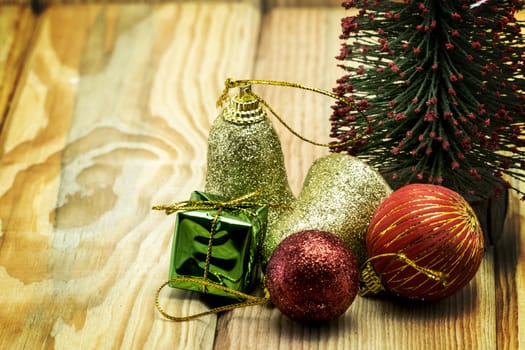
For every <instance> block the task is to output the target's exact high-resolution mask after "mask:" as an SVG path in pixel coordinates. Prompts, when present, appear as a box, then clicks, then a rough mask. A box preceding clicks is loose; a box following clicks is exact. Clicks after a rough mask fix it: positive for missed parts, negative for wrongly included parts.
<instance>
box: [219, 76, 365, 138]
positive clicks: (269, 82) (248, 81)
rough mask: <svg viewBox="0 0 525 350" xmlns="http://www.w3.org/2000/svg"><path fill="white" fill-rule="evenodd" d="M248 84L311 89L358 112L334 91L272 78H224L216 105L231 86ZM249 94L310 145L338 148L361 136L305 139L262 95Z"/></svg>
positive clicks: (226, 99)
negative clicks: (331, 140)
mask: <svg viewBox="0 0 525 350" xmlns="http://www.w3.org/2000/svg"><path fill="white" fill-rule="evenodd" d="M249 84H260V85H274V86H282V87H292V88H297V89H301V90H306V91H311V92H315V93H318V94H321V95H325V96H328V97H331V98H333V99H335V100H337V101H339V102H341V103H343V104H345V105H347V106H349V107H350V108H351V109H352V110H354V111H358V112H359V109H358V108H357V105H356V104H355V103H354V102H352V101H350V100H348V99H346V98H344V97H341V96H338V95H336V94H334V93H331V92H329V91H326V90H323V89H318V88H315V87H311V86H306V85H302V84H298V83H291V82H287V81H274V80H258V79H243V80H232V79H230V78H228V79H226V81H225V83H224V85H225V86H224V90H223V92H222V94H221V96H220V97H219V99H218V100H217V106H218V107H220V106H222V105H223V103H225V102H226V101H228V100H229V99H230V97H229V94H228V92H229V90H230V89H232V88H236V87H239V86H243V85H249ZM251 94H252V95H253V97H255V98H256V99H257V100H259V102H260V103H262V104H263V105H264V106H265V107H266V108H267V109H268V110H269V111H270V112H271V113H272V114H273V115H274V117H275V118H277V120H278V121H279V122H280V123H281V124H282V125H283V126H284V127H285V128H286V129H287V130H288V131H289V132H290V133H292V134H293V135H294V136H296V137H298V138H299V139H301V140H303V141H305V142H308V143H310V144H312V145H316V146H321V147H328V148H338V147H341V146H345V145H347V144H350V143H353V142H355V140H357V139H359V138H361V136H357V137H355V138H352V139H349V140H346V141H344V142H339V143H319V142H316V141H312V140H310V139H307V138H306V137H304V136H302V135H301V134H299V133H298V132H296V131H295V130H293V129H292V127H291V126H290V125H288V124H287V123H286V122H285V121H284V120H283V119H282V118H281V117H280V116H279V115H278V114H277V113H276V112H275V111H274V110H273V108H272V107H270V105H269V104H268V102H266V101H265V100H264V99H263V98H262V97H260V96H259V95H257V94H255V93H254V92H253V91H252V92H251Z"/></svg>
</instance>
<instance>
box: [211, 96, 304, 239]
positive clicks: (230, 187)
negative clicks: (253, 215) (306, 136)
mask: <svg viewBox="0 0 525 350" xmlns="http://www.w3.org/2000/svg"><path fill="white" fill-rule="evenodd" d="M254 191H259V192H260V193H261V194H260V195H258V196H255V197H251V198H250V201H259V202H263V203H270V204H279V205H291V203H292V201H293V200H294V196H293V194H292V191H291V189H290V186H289V184H288V177H287V174H286V169H285V166H284V156H283V152H282V149H281V142H280V141H279V138H278V136H277V133H276V132H275V129H274V128H273V126H272V124H271V123H270V121H269V120H268V118H267V117H266V113H265V112H264V111H263V110H262V109H261V108H260V106H259V102H258V100H257V99H256V97H254V96H253V95H251V93H250V89H249V87H243V88H241V92H240V94H239V95H238V96H235V97H234V98H233V99H232V100H231V101H230V104H229V105H228V107H227V108H226V109H225V110H224V111H223V112H222V113H221V114H220V115H219V116H218V117H217V118H216V119H215V121H214V123H213V125H212V126H211V129H210V134H209V138H208V164H207V175H206V185H205V192H207V193H212V194H217V195H220V196H222V197H224V198H227V199H233V198H238V197H240V196H243V195H246V194H248V193H251V192H254ZM288 211H290V210H289V209H276V208H270V210H269V213H268V225H267V227H268V230H269V229H273V226H274V223H275V222H277V221H279V218H280V217H281V216H282V215H284V214H286V213H287V212H288Z"/></svg>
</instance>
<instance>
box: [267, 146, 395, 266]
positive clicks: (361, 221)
mask: <svg viewBox="0 0 525 350" xmlns="http://www.w3.org/2000/svg"><path fill="white" fill-rule="evenodd" d="M390 193H392V190H391V189H390V187H389V185H388V184H387V183H386V181H385V180H384V179H383V177H382V176H381V175H380V174H379V173H378V172H377V171H376V170H375V169H373V168H372V167H370V166H368V165H367V164H365V163H363V162H362V161H361V160H359V159H358V158H356V157H352V156H349V155H346V154H335V153H334V154H330V155H328V156H325V157H322V158H320V159H317V160H316V161H315V162H314V163H313V164H312V166H311V167H310V169H309V171H308V174H307V175H306V178H305V181H304V184H303V188H302V190H301V192H300V193H299V196H298V198H297V200H296V201H295V202H294V205H293V209H292V211H291V212H290V213H289V214H288V215H286V216H283V217H282V218H281V219H280V220H279V222H277V223H275V225H274V226H273V227H272V228H268V231H267V233H266V240H265V241H264V243H263V256H264V259H265V260H266V261H267V260H269V259H270V257H271V255H272V253H273V251H274V250H275V248H276V247H277V245H279V243H280V242H281V241H282V240H283V239H284V238H286V237H287V236H289V235H291V234H293V233H295V232H299V231H306V230H319V231H328V232H331V233H333V234H335V235H336V236H337V237H339V238H340V239H342V240H343V241H344V242H345V243H346V244H347V245H348V247H349V248H350V249H351V250H352V252H353V253H354V255H355V256H356V258H357V260H358V263H359V265H360V264H361V263H363V262H365V261H366V244H365V236H366V231H367V228H368V225H369V224H370V220H371V218H372V216H373V215H374V212H375V210H376V208H377V207H378V206H379V204H380V203H381V202H382V201H383V199H385V198H386V197H387V196H388V195H389V194H390Z"/></svg>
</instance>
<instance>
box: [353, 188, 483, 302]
mask: <svg viewBox="0 0 525 350" xmlns="http://www.w3.org/2000/svg"><path fill="white" fill-rule="evenodd" d="M366 247H367V252H368V256H369V259H368V260H367V264H366V265H365V267H364V268H363V269H362V271H361V276H360V277H361V280H362V282H363V285H364V286H362V289H361V291H360V292H361V295H367V294H377V293H379V292H381V291H383V290H386V291H389V292H392V293H394V294H397V295H399V296H402V297H407V298H412V299H420V300H439V299H443V298H445V297H448V296H450V295H452V294H454V293H455V292H457V291H458V290H459V289H461V288H463V287H464V286H465V285H466V284H467V283H468V282H469V281H470V280H471V279H472V278H473V277H474V275H475V274H476V271H477V270H478V268H479V266H480V264H481V260H482V259H483V254H484V245H483V233H482V231H481V226H480V223H479V221H478V219H477V217H476V215H475V213H474V211H473V210H472V208H471V207H470V205H469V204H468V203H467V202H466V201H465V199H464V198H463V197H462V196H460V195H459V194H458V193H456V192H454V191H452V190H450V189H448V188H446V187H443V186H438V185H429V184H411V185H407V186H404V187H401V188H400V189H398V190H397V191H395V192H394V193H392V194H391V195H390V196H389V197H387V198H386V199H385V200H384V201H383V202H382V203H381V204H380V205H379V207H378V208H377V210H376V212H375V214H374V216H373V217H372V220H371V222H370V226H369V228H368V231H367V234H366Z"/></svg>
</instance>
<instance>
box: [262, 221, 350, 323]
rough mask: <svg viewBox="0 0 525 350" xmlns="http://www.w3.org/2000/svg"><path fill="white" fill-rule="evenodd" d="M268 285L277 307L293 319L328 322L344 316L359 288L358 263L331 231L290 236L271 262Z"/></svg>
mask: <svg viewBox="0 0 525 350" xmlns="http://www.w3.org/2000/svg"><path fill="white" fill-rule="evenodd" d="M266 286H267V288H268V291H269V293H270V299H271V301H272V303H273V304H275V306H277V308H278V309H279V310H280V311H281V312H282V313H283V314H285V315H286V316H288V317H289V318H291V319H292V320H295V321H299V322H326V321H330V320H332V319H335V318H337V317H339V316H340V315H342V314H343V313H344V312H345V311H346V310H347V309H348V307H349V306H350V305H351V304H352V302H353V301H354V299H355V297H356V294H357V288H358V268H357V261H356V259H355V257H354V256H353V254H352V252H351V251H350V250H349V249H348V247H347V246H346V245H345V244H344V242H343V241H342V240H341V239H339V238H337V237H336V236H334V235H333V234H331V233H328V232H320V231H305V232H298V233H296V234H293V235H291V236H289V237H287V238H286V239H285V240H283V241H282V242H281V244H280V245H279V246H278V247H277V248H276V249H275V253H274V254H273V255H272V258H271V259H270V261H269V262H268V266H267V277H266Z"/></svg>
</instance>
